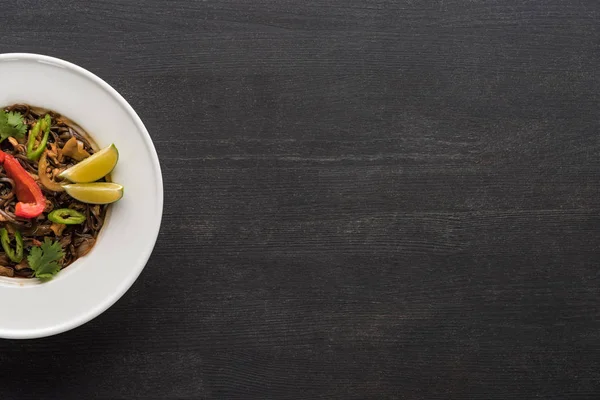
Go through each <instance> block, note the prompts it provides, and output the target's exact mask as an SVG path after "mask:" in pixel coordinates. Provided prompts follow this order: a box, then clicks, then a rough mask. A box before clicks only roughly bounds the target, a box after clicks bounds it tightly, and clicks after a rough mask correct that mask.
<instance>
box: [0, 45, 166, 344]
mask: <svg viewBox="0 0 600 400" xmlns="http://www.w3.org/2000/svg"><path fill="white" fill-rule="evenodd" d="M0 88H2V89H1V90H0V106H1V107H5V106H8V105H11V104H14V103H26V104H31V105H34V106H38V107H43V108H48V109H50V110H53V111H56V112H58V113H60V114H63V115H65V116H66V117H68V118H70V119H71V120H73V121H74V122H75V123H77V124H78V125H80V126H81V127H82V128H83V129H85V130H86V131H87V132H88V134H89V135H90V136H91V137H92V139H93V140H94V141H95V142H96V144H97V145H98V146H99V147H100V148H103V147H105V146H108V145H110V144H111V143H115V145H116V146H117V148H118V149H119V162H118V164H117V166H116V168H115V170H114V171H113V173H112V175H111V176H112V180H113V181H114V182H117V183H120V184H122V185H123V186H124V187H125V192H124V193H125V195H124V196H123V198H122V199H121V200H120V201H119V202H117V203H115V204H113V205H111V206H110V208H109V210H110V211H109V215H108V218H107V220H106V225H105V226H104V227H103V228H102V230H101V232H100V235H99V237H98V241H97V243H96V245H95V246H94V248H93V249H92V251H91V252H90V253H88V255H86V256H85V257H82V258H80V259H78V260H77V261H75V262H74V263H73V264H72V265H70V266H69V267H67V268H66V269H65V270H63V271H61V272H60V273H59V274H58V275H57V276H56V277H55V278H54V279H53V280H51V281H49V282H45V283H40V282H39V281H38V280H37V279H22V278H6V277H3V278H2V279H0V304H2V306H1V307H0V337H2V338H14V339H26V338H37V337H43V336H49V335H54V334H57V333H60V332H64V331H67V330H69V329H72V328H75V327H77V326H79V325H81V324H84V323H85V322H87V321H89V320H91V319H92V318H94V317H96V316H98V315H99V314H100V313H102V312H103V311H105V310H106V309H107V308H108V307H110V306H111V305H112V304H114V303H115V302H116V301H117V300H118V299H119V298H120V297H121V296H122V295H123V294H124V293H125V292H126V291H127V289H129V287H131V285H132V284H133V282H134V281H135V280H136V278H137V277H138V276H139V274H140V272H141V271H142V269H143V268H144V266H145V265H146V262H147V261H148V258H149V257H150V253H151V252H152V249H153V247H154V243H155V242H156V238H157V236H158V231H159V228H160V220H161V216H162V207H163V188H162V177H161V173H160V165H159V162H158V157H157V155H156V150H155V149H154V146H153V144H152V140H151V139H150V136H149V135H148V131H147V130H146V128H145V127H144V124H143V123H142V121H141V120H140V118H139V117H138V115H137V114H136V113H135V111H134V110H133V108H131V106H130V105H129V104H128V103H127V102H126V101H125V99H123V97H122V96H121V95H119V93H117V91H116V90H114V89H113V88H112V87H110V86H109V85H108V84H107V83H106V82H104V81H103V80H101V79H100V78H98V77H97V76H96V75H94V74H92V73H91V72H89V71H86V70H85V69H83V68H81V67H78V66H76V65H74V64H71V63H69V62H66V61H63V60H60V59H57V58H52V57H47V56H42V55H37V54H20V53H15V54H0Z"/></svg>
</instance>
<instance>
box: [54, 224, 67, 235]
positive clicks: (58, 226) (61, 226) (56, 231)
mask: <svg viewBox="0 0 600 400" xmlns="http://www.w3.org/2000/svg"><path fill="white" fill-rule="evenodd" d="M66 227H67V226H66V225H65V224H57V223H56V222H54V223H53V224H52V225H50V229H51V230H52V232H54V234H55V235H56V236H60V235H62V233H63V231H64V230H65V228H66Z"/></svg>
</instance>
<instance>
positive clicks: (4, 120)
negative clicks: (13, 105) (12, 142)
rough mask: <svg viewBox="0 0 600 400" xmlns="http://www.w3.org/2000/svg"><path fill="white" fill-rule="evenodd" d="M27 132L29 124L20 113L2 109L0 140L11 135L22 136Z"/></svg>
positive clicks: (0, 114) (0, 115)
mask: <svg viewBox="0 0 600 400" xmlns="http://www.w3.org/2000/svg"><path fill="white" fill-rule="evenodd" d="M26 132H27V124H26V123H25V121H24V120H23V116H22V115H21V114H20V113H18V112H15V111H11V112H6V111H1V110H0V142H2V141H3V140H4V139H6V138H8V137H9V136H14V137H16V138H22V137H23V136H25V133H26Z"/></svg>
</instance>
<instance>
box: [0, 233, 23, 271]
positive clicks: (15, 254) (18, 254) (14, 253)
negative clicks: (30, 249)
mask: <svg viewBox="0 0 600 400" xmlns="http://www.w3.org/2000/svg"><path fill="white" fill-rule="evenodd" d="M0 242H2V247H3V248H4V252H5V253H6V255H7V256H8V258H10V259H11V261H14V262H16V263H18V262H21V260H22V259H23V237H22V236H21V232H19V231H15V249H13V248H12V247H11V246H10V237H9V236H8V231H7V230H6V228H2V229H0Z"/></svg>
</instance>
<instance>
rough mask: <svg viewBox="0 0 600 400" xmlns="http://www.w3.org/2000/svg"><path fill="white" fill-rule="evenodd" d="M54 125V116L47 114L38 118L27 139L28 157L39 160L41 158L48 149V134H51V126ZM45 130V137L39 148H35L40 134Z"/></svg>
mask: <svg viewBox="0 0 600 400" xmlns="http://www.w3.org/2000/svg"><path fill="white" fill-rule="evenodd" d="M51 126H52V118H50V115H48V114H46V116H45V117H44V118H40V119H38V120H37V122H36V123H35V125H33V128H32V129H31V131H29V139H28V140H27V158H29V159H30V160H37V159H38V158H40V156H41V155H42V153H43V152H44V150H46V144H47V143H48V135H50V127H51ZM40 131H41V132H43V137H42V139H41V140H40V144H39V146H38V147H37V149H35V150H34V148H33V146H34V145H35V141H36V139H37V137H38V135H39V134H40Z"/></svg>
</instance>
